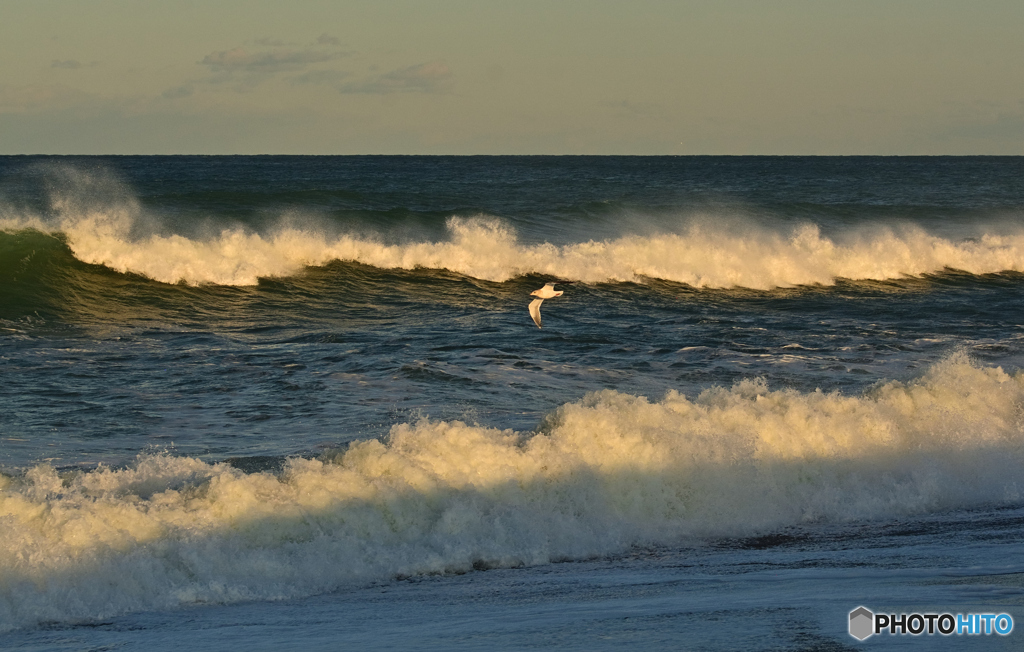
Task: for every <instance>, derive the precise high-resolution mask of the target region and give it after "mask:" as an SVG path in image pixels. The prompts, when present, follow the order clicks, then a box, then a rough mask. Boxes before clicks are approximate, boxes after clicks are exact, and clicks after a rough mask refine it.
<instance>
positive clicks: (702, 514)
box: [0, 156, 1024, 651]
mask: <svg viewBox="0 0 1024 652" xmlns="http://www.w3.org/2000/svg"><path fill="white" fill-rule="evenodd" d="M549 282H554V283H555V284H556V285H555V288H556V289H557V290H561V291H563V292H564V294H563V295H562V296H560V297H556V298H552V299H548V300H545V301H544V303H543V305H542V308H541V313H542V317H543V328H538V327H537V325H535V324H534V322H533V320H532V319H531V317H530V314H529V312H528V310H527V306H528V305H529V303H530V301H531V300H532V297H531V296H530V293H531V292H532V291H534V290H536V289H538V288H540V287H541V286H543V285H544V284H545V283H549ZM1022 534H1024V157H922V158H916V157H835V158H833V157H613V156H609V157H604V156H596V157H570V156H566V157H547V156H537V157H532V156H515V157H502V156H496V157H417V156H408V157H391V156H366V157H362V156H339V157H312V156H310V157H306V156H294V157H291V156H252V157H233V156H214V157H192V156H171V157H161V156H147V157H24V156H19V157H0V647H2V648H6V649H27V650H83V649H90V650H99V649H138V648H146V649H147V650H150V651H157V650H172V649H178V647H179V646H180V645H181V643H182V641H183V640H188V641H189V643H190V645H191V647H193V648H194V649H197V650H205V649H210V650H213V649H239V648H245V649H252V650H282V649H296V648H300V647H301V648H303V649H307V650H314V649H315V650H319V649H324V650H326V649H339V648H341V649H344V648H360V649H446V650H448V649H465V650H478V649H552V648H559V649H578V650H611V649H616V650H617V649H623V648H632V649H652V650H653V649H673V650H675V649H689V650H719V649H737V650H740V649H742V650H752V649H757V650H822V651H826V650H827V651H836V650H852V649H862V648H869V647H870V648H874V649H911V648H913V649H942V648H945V649H1007V650H1009V649H1021V647H1022V645H1024V644H1022V643H1021V642H1020V641H1021V637H1024V620H1021V619H1024V543H1022ZM859 606H864V607H866V608H867V609H869V610H870V611H871V612H872V613H873V614H892V615H893V616H895V615H897V614H913V613H919V614H929V613H931V614H944V613H949V614H995V615H999V614H1006V615H1007V616H1008V617H1010V618H1011V619H1013V620H1015V621H1016V622H1017V629H1015V630H1013V631H1011V632H1009V633H1008V634H998V633H995V632H993V633H991V634H985V633H981V634H959V633H954V634H951V635H942V634H940V633H934V634H931V635H930V634H928V633H927V632H925V633H921V634H917V635H912V634H905V633H899V634H892V633H889V632H887V631H880V632H879V633H878V634H873V635H872V636H870V637H869V638H867V639H866V640H865V641H863V642H861V641H858V640H857V639H856V638H854V637H853V636H852V635H851V634H850V633H849V632H850V629H849V628H850V612H851V611H852V610H854V609H856V608H857V607H859ZM965 617H966V616H965ZM1003 622H1004V623H1005V622H1006V621H1003Z"/></svg>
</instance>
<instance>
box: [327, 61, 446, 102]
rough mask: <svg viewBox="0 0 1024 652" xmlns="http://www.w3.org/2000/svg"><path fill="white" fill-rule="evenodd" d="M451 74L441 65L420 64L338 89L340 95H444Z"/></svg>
mask: <svg viewBox="0 0 1024 652" xmlns="http://www.w3.org/2000/svg"><path fill="white" fill-rule="evenodd" d="M451 79H452V73H451V71H450V70H449V69H448V66H446V65H445V64H443V63H440V62H430V63H421V64H418V65H415V66H409V67H408V68H399V69H397V70H392V71H391V72H387V73H384V74H381V75H374V76H371V77H368V78H365V79H362V80H359V81H354V82H349V83H347V84H343V85H342V86H340V87H338V90H339V91H340V92H342V93H371V94H377V95H384V94H388V93H444V92H447V91H449V90H450V85H451Z"/></svg>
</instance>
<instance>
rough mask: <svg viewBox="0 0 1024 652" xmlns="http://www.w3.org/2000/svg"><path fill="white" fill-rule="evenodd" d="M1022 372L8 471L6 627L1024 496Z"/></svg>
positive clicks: (934, 373) (986, 370)
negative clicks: (243, 458) (285, 456)
mask: <svg viewBox="0 0 1024 652" xmlns="http://www.w3.org/2000/svg"><path fill="white" fill-rule="evenodd" d="M1022 405H1024V374H1022V373H1016V374H1008V373H1006V372H1004V371H1003V370H1002V369H1000V368H991V367H979V366H977V365H975V364H973V363H971V362H970V361H969V360H968V359H966V358H965V357H964V356H962V355H957V356H953V357H952V358H950V359H947V360H945V361H943V362H941V363H938V364H936V365H934V366H933V367H932V368H930V369H929V370H928V371H927V373H926V374H925V375H924V376H922V377H921V378H919V379H918V380H915V381H912V382H908V383H901V382H889V383H886V384H882V385H879V386H877V387H875V388H873V389H872V390H870V391H868V392H866V393H865V394H863V395H859V396H845V395H842V394H839V393H825V392H821V391H816V392H809V393H801V392H797V391H793V390H775V391H772V390H770V389H769V388H767V387H766V386H765V384H764V383H763V382H761V381H751V380H746V381H743V382H740V383H738V384H736V385H734V386H733V387H731V388H723V387H716V388H711V389H707V390H706V391H704V392H703V393H701V394H700V395H699V396H697V397H694V398H687V397H685V396H683V395H680V394H678V393H676V392H669V393H668V394H667V395H666V396H665V397H664V398H663V399H661V400H659V401H655V402H652V401H649V400H647V399H646V398H644V397H638V396H631V395H627V394H623V393H619V392H616V391H612V390H606V391H601V392H597V393H594V394H591V395H588V396H587V397H585V398H584V399H582V400H581V401H579V402H575V403H571V404H567V405H563V406H562V407H560V408H559V409H558V410H556V411H555V412H554V413H552V414H551V415H550V416H549V417H548V418H547V419H546V420H545V422H544V424H543V425H542V427H541V429H540V431H539V432H537V433H517V432H513V431H510V430H499V429H494V428H488V427H483V426H479V425H468V424H465V423H461V422H455V421H453V422H435V421H421V422H419V423H407V424H403V425H398V426H395V427H394V428H393V430H392V431H391V434H390V436H389V438H388V439H387V441H386V442H384V443H382V442H379V441H376V440H370V441H362V442H356V443H353V444H352V445H350V446H349V448H348V449H347V450H346V451H344V452H342V453H338V454H333V455H325V456H323V457H321V458H319V459H290V460H288V461H287V463H286V465H285V467H284V469H283V471H281V472H280V473H277V474H274V473H270V472H255V473H244V472H242V471H241V470H239V469H237V468H234V467H232V466H230V465H228V464H208V463H205V462H203V461H200V460H197V459H190V458H181V457H174V456H170V455H144V456H140V457H139V458H138V459H137V460H136V461H135V463H133V464H132V465H130V466H129V467H128V468H124V469H110V468H101V469H98V470H95V471H92V472H59V471H58V470H56V469H54V468H52V467H51V466H49V465H46V464H42V465H39V466H36V467H34V468H31V469H29V470H28V471H26V472H24V473H21V474H18V475H8V476H2V475H0V630H2V629H8V630H9V629H11V628H13V627H20V626H27V625H31V624H35V623H37V622H40V621H66V620H74V619H92V618H102V617H108V616H110V615H113V614H117V613H123V612H126V611H132V610H138V609H154V608H168V607H174V606H176V605H181V604H189V603H203V602H217V603H221V602H232V601H239V600H273V599H282V598H289V597H296V596H302V595H311V594H315V593H318V592H324V591H330V590H334V589H337V588H339V587H344V586H346V585H353V584H359V583H366V582H371V581H376V580H381V579H387V578H393V577H396V576H403V575H415V574H425V573H445V572H464V571H468V570H471V569H473V568H487V567H512V566H520V565H531V564H542V563H546V562H550V561H553V560H561V559H573V558H584V557H589V556H594V555H602V554H608V553H612V552H615V551H620V550H623V549H625V548H628V547H629V546H631V545H637V544H647V543H662V544H673V543H679V542H682V541H684V540H686V539H687V538H688V537H720V536H734V535H735V536H743V535H750V534H754V533H758V532H763V531H766V530H770V529H772V528H779V527H784V526H788V525H793V524H798V523H808V522H821V521H825V522H835V521H848V520H857V519H879V518H888V517H893V516H898V515H905V514H913V513H923V512H931V511H937V510H947V509H955V508H964V507H970V506H976V505H992V504H1005V503H1013V502H1017V501H1019V500H1020V491H1021V489H1022V484H1021V483H1022V482H1024V471H1022V469H1024V466H1022V462H1024V422H1022V412H1021V410H1022V408H1021V406H1022Z"/></svg>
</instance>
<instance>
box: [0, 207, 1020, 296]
mask: <svg viewBox="0 0 1024 652" xmlns="http://www.w3.org/2000/svg"><path fill="white" fill-rule="evenodd" d="M123 220H124V217H123V216H120V217H118V216H110V215H103V216H98V217H97V216H92V215H86V216H81V217H78V218H75V219H65V220H63V221H62V222H61V223H60V225H59V227H58V229H57V230H59V231H61V232H62V233H64V234H65V236H66V237H67V241H68V246H69V247H70V248H71V250H72V252H73V253H74V255H75V256H76V257H77V258H78V259H79V260H81V261H83V262H86V263H91V264H97V265H105V266H107V267H109V268H111V269H114V270H117V271H119V272H134V273H136V274H141V275H144V276H147V277H149V278H151V279H154V280H156V281H161V282H163V283H181V282H183V283H188V284H193V285H199V284H217V285H253V284H256V283H257V282H258V279H259V278H261V277H282V276H291V275H294V274H297V273H299V272H301V270H302V269H303V268H304V267H306V266H319V265H324V264H327V263H329V262H331V261H335V260H340V261H351V262H357V263H362V264H365V265H371V266H374V267H379V268H384V269H416V268H428V269H444V270H449V271H452V272H456V273H459V274H464V275H466V276H472V277H475V278H478V279H483V280H488V281H498V282H500V281H506V280H509V279H512V278H515V277H517V276H522V275H527V274H539V275H544V276H549V277H552V278H561V279H565V280H575V281H584V282H589V283H600V282H622V281H637V280H641V279H643V278H655V279H663V280H667V281H674V282H677V283H686V284H688V285H691V286H693V287H698V288H729V287H746V288H754V289H770V288H774V287H790V286H796V285H809V284H823V285H831V284H833V283H834V282H835V280H836V279H837V278H848V279H855V280H857V279H875V280H883V279H892V278H900V277H903V276H916V275H921V274H927V273H935V272H941V271H943V270H944V269H947V268H952V269H958V270H964V271H967V272H970V273H972V274H987V273H994V272H1001V271H1024V234H1019V235H984V236H982V237H980V238H978V239H972V240H964V241H953V240H950V239H948V238H943V237H939V236H936V235H932V234H929V233H928V232H926V231H925V230H924V229H922V228H919V227H914V226H906V227H904V228H901V229H898V230H897V229H874V230H872V231H864V232H858V233H848V234H845V235H844V237H842V238H841V239H836V238H829V237H826V236H824V235H822V233H821V232H820V230H819V228H818V227H817V226H816V225H813V224H805V225H802V226H799V227H796V228H793V229H791V230H788V231H771V230H768V229H764V228H755V227H753V226H752V227H750V228H749V229H747V230H746V231H745V232H744V231H742V230H741V231H737V229H736V228H724V227H723V228H716V227H715V226H708V225H707V224H692V225H690V226H689V227H688V228H686V229H685V230H684V231H683V232H682V233H670V234H662V235H649V236H639V235H627V236H622V237H619V238H614V239H607V240H601V241H593V240H591V241H587V242H577V243H572V244H566V245H560V246H559V245H553V244H549V243H543V244H524V243H521V242H520V241H519V240H518V238H517V236H516V233H515V231H514V230H513V229H512V228H511V227H510V226H509V225H507V224H506V223H504V222H502V221H501V220H499V219H497V218H492V217H478V218H456V217H453V218H450V219H449V220H448V223H447V227H448V231H449V237H448V238H447V239H446V240H442V241H438V242H406V243H403V244H385V243H382V242H381V241H380V240H378V239H374V238H367V237H358V236H353V235H344V234H343V235H329V234H326V233H323V232H318V231H316V230H313V229H301V228H294V227H282V228H279V229H277V230H275V231H273V232H271V233H264V234H260V233H253V232H250V231H246V230H243V229H241V228H233V229H225V230H222V231H220V232H219V233H217V234H215V235H212V236H210V237H208V238H203V239H193V238H188V237H184V236H181V235H150V236H148V237H142V238H133V237H129V236H128V235H127V234H128V233H129V231H131V228H132V224H131V222H130V221H128V222H127V223H123ZM0 228H2V229H4V230H7V231H10V230H14V229H19V228H36V229H40V230H44V229H46V228H47V227H46V226H45V225H43V224H42V223H40V222H39V221H38V220H11V219H8V220H5V221H3V222H0Z"/></svg>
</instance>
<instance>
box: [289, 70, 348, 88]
mask: <svg viewBox="0 0 1024 652" xmlns="http://www.w3.org/2000/svg"><path fill="white" fill-rule="evenodd" d="M351 76H352V73H350V72H347V71H345V70H310V71H308V72H304V73H302V74H301V75H295V76H293V77H289V78H288V80H289V81H290V82H291V83H292V84H295V85H300V84H301V85H305V84H316V85H321V84H323V85H329V84H337V83H339V82H341V81H343V80H345V79H348V78H349V77H351Z"/></svg>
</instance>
